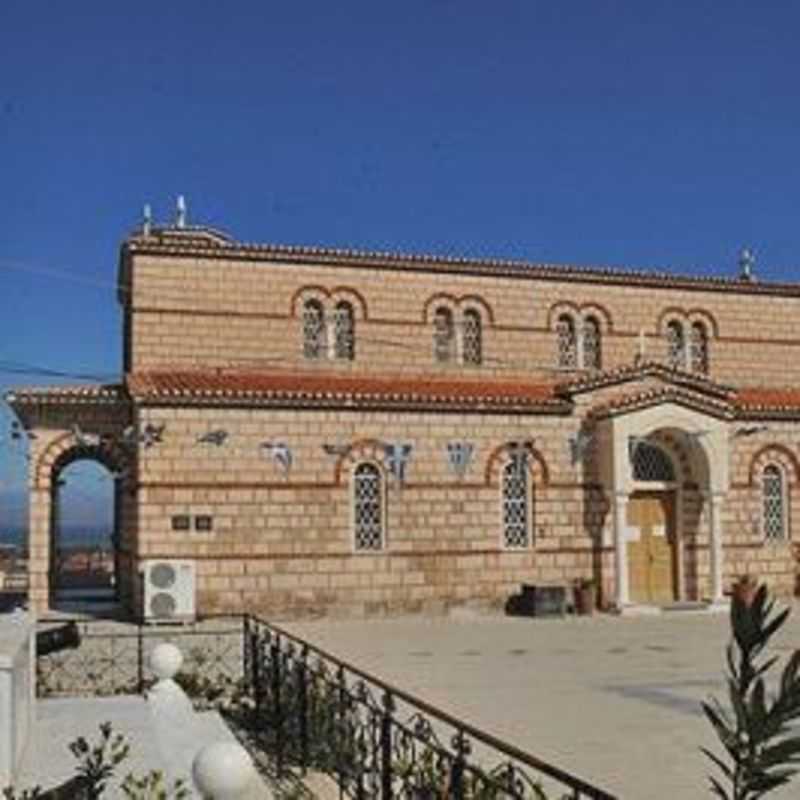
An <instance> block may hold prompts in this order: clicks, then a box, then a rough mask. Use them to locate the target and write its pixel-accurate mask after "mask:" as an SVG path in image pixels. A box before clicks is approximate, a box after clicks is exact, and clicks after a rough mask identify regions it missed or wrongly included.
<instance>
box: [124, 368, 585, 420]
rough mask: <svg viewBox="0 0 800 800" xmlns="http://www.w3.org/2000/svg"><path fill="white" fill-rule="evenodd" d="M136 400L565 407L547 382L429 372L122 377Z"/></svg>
mask: <svg viewBox="0 0 800 800" xmlns="http://www.w3.org/2000/svg"><path fill="white" fill-rule="evenodd" d="M127 385H128V389H129V391H130V393H131V395H132V396H133V397H134V398H135V399H136V400H138V401H140V402H148V401H150V402H153V401H158V402H175V403H182V402H186V401H187V400H193V401H195V402H210V403H215V402H223V403H224V402H245V403H264V402H266V403H269V404H282V405H283V404H291V405H320V404H321V405H353V406H371V405H379V406H380V405H391V406H409V405H412V406H433V407H437V408H454V407H455V408H461V407H470V408H471V407H476V408H500V409H514V408H517V409H525V410H534V409H543V410H544V409H547V410H551V411H559V410H562V411H567V410H569V408H570V405H569V403H568V402H567V401H565V400H563V399H561V398H558V397H556V396H555V395H554V394H553V387H552V385H550V384H541V383H531V382H526V381H521V380H496V379H492V380H491V381H487V380H474V379H471V380H467V379H455V378H452V379H446V378H440V377H430V376H407V375H398V376H364V375H362V376H352V375H331V374H325V375H321V374H316V373H302V372H301V373H288V372H283V373H246V372H227V371H220V372H216V371H215V372H208V371H203V372H201V371H192V372H189V371H187V372H177V371H176V372H145V373H133V374H131V375H129V376H128V379H127Z"/></svg>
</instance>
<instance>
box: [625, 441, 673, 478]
mask: <svg viewBox="0 0 800 800" xmlns="http://www.w3.org/2000/svg"><path fill="white" fill-rule="evenodd" d="M631 448H632V453H631V461H632V462H633V479H634V480H635V481H658V482H661V483H670V482H672V481H674V480H675V469H674V467H673V466H672V461H671V459H670V457H669V456H668V455H667V454H666V453H665V452H664V451H663V450H662V449H661V448H660V447H656V446H655V445H653V444H650V443H649V442H643V441H641V440H638V441H633V442H632V444H631Z"/></svg>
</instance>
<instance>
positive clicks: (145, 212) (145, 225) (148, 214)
mask: <svg viewBox="0 0 800 800" xmlns="http://www.w3.org/2000/svg"><path fill="white" fill-rule="evenodd" d="M152 225H153V210H152V209H151V208H150V203H145V204H144V208H143V209H142V233H143V234H144V235H145V236H149V235H150V230H151V228H152Z"/></svg>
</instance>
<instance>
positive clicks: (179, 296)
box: [0, 259, 564, 380]
mask: <svg viewBox="0 0 800 800" xmlns="http://www.w3.org/2000/svg"><path fill="white" fill-rule="evenodd" d="M4 266H5V267H7V268H10V269H16V270H19V271H22V272H31V273H33V274H43V275H48V276H51V277H61V278H63V279H65V280H70V281H76V282H80V283H85V284H88V285H92V286H96V287H98V288H104V289H108V288H112V289H114V290H115V291H119V290H120V289H121V287H120V286H119V285H118V284H117V283H111V282H109V281H96V280H91V279H84V278H78V277H77V276H75V275H74V274H72V273H67V272H64V271H61V270H54V269H43V268H35V267H28V266H27V265H23V264H22V263H21V262H9V261H6V260H5V259H0V267H4ZM122 291H123V292H124V291H126V290H125V289H124V287H122ZM150 296H151V293H148V292H142V291H141V290H136V291H135V292H134V298H135V299H146V298H148V297H150ZM152 297H153V298H155V299H156V300H159V301H163V300H165V299H168V300H171V299H175V300H176V301H180V302H182V303H185V302H186V300H187V295H186V293H185V292H180V291H175V292H170V291H167V290H164V289H159V290H153V292H152ZM156 310H158V309H156ZM207 310H208V309H207V308H186V307H183V308H181V311H182V312H184V313H192V312H195V313H203V312H204V311H207ZM163 311H164V313H168V312H169V309H163ZM220 313H221V314H224V313H225V311H224V310H222V311H221V312H220ZM402 324H403V323H402V321H399V322H398V325H402ZM357 342H362V343H365V344H379V345H383V346H391V347H397V348H402V349H407V350H409V351H417V352H422V351H423V349H424V352H425V353H426V354H429V353H430V352H431V348H430V347H428V346H427V345H426V346H424V348H423V346H418V345H414V344H409V343H408V342H406V341H396V340H391V339H378V338H373V337H368V336H363V335H360V336H359V337H358V338H357ZM228 360H229V361H232V362H238V363H247V362H253V363H258V362H261V361H270V362H280V361H287V362H290V363H293V362H294V360H293V359H290V358H286V357H285V356H276V357H274V358H272V359H237V358H229V359H228ZM484 361H485V362H488V363H493V364H497V365H498V366H508V367H511V368H520V369H541V370H545V371H548V372H563V371H564V370H563V369H559V368H558V367H554V366H553V365H552V364H546V365H545V364H530V363H527V362H517V361H509V360H508V359H504V358H500V357H496V356H485V357H484ZM0 371H2V370H0ZM31 374H33V373H31ZM37 374H38V373H37ZM41 374H42V376H43V377H60V376H58V375H52V374H51V375H45V374H44V373H41ZM63 377H76V378H81V377H82V376H81V375H79V374H78V375H76V374H74V373H68V374H65V375H64V376H63ZM86 379H89V380H95V379H97V378H96V377H94V376H93V377H87V378H86Z"/></svg>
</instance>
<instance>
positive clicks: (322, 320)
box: [303, 298, 356, 361]
mask: <svg viewBox="0 0 800 800" xmlns="http://www.w3.org/2000/svg"><path fill="white" fill-rule="evenodd" d="M355 354H356V325H355V315H354V314H353V306H352V305H350V303H348V302H347V301H346V300H340V301H339V302H338V303H336V305H335V306H334V307H333V311H332V313H331V314H330V315H328V314H326V313H325V306H324V305H323V304H322V302H321V301H320V300H317V299H316V298H312V299H309V300H306V301H305V303H303V356H304V358H307V359H312V360H313V359H323V358H335V359H339V360H342V361H353V360H354V359H355Z"/></svg>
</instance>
